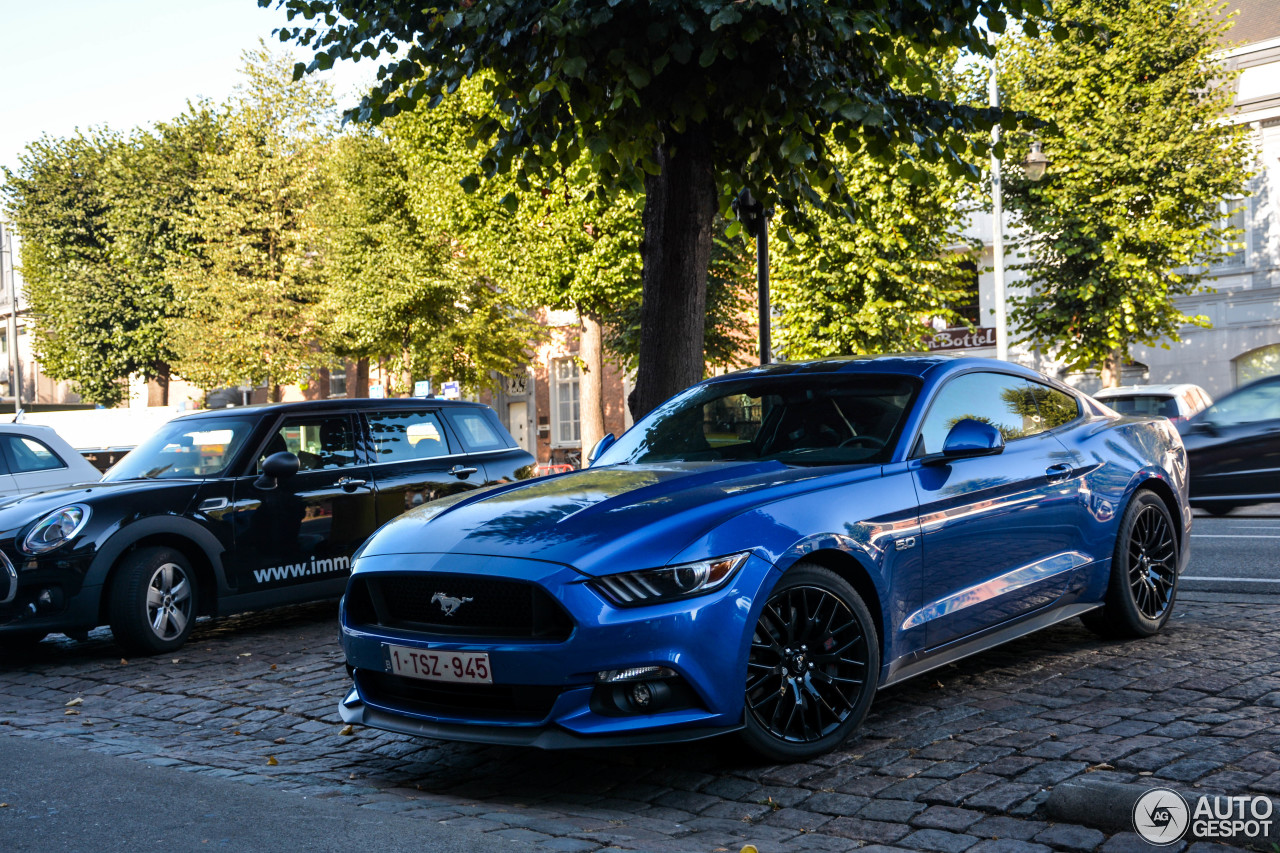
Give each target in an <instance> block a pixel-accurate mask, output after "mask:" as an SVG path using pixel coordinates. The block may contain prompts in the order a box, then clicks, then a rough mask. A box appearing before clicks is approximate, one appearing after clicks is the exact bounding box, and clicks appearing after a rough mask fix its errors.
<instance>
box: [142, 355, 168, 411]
mask: <svg viewBox="0 0 1280 853" xmlns="http://www.w3.org/2000/svg"><path fill="white" fill-rule="evenodd" d="M155 369H156V377H155V379H152V380H151V381H149V382H147V405H148V406H167V405H169V365H168V364H166V363H165V362H163V361H160V362H157V363H156V365H155Z"/></svg>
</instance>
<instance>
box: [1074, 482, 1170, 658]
mask: <svg viewBox="0 0 1280 853" xmlns="http://www.w3.org/2000/svg"><path fill="white" fill-rule="evenodd" d="M1177 595H1178V533H1177V529H1176V528H1175V527H1174V524H1173V518H1172V517H1171V516H1170V515H1169V509H1168V507H1166V506H1165V505H1164V501H1162V500H1160V498H1159V497H1157V496H1156V495H1155V494H1153V493H1151V492H1148V491H1140V492H1138V493H1137V494H1135V495H1134V496H1133V500H1131V501H1130V502H1129V506H1128V507H1126V508H1125V511H1124V517H1123V518H1122V519H1121V520H1120V532H1119V534H1118V535H1117V536H1116V547H1115V551H1114V553H1113V554H1112V556H1111V580H1110V582H1109V585H1108V588H1107V598H1106V604H1105V605H1104V606H1103V607H1102V609H1101V610H1095V611H1093V612H1092V613H1086V614H1085V615H1084V617H1083V619H1082V621H1083V622H1084V624H1085V625H1086V626H1088V627H1089V628H1090V629H1091V630H1093V631H1094V632H1095V633H1097V634H1101V635H1102V636H1104V637H1150V636H1151V635H1152V634H1155V633H1157V632H1158V631H1159V630H1160V629H1161V628H1163V627H1164V623H1165V622H1167V621H1168V620H1169V614H1170V613H1172V612H1173V603H1174V601H1175V600H1176V599H1177Z"/></svg>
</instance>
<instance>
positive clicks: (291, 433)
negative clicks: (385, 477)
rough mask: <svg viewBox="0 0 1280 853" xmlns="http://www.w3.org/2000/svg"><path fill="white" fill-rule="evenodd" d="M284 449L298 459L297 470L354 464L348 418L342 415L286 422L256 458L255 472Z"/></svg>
mask: <svg viewBox="0 0 1280 853" xmlns="http://www.w3.org/2000/svg"><path fill="white" fill-rule="evenodd" d="M282 450H287V451H289V452H290V453H292V454H293V455H295V456H297V457H298V470H300V471H323V470H326V469H330V468H345V467H347V466H348V465H354V464H356V449H355V440H354V436H353V435H352V432H351V419H350V418H348V417H347V416H346V415H334V416H331V417H327V418H306V419H302V418H298V419H293V420H287V421H285V422H284V426H282V427H280V429H279V430H278V431H277V432H276V434H275V435H273V436H272V437H271V440H270V441H269V442H267V446H266V448H264V449H263V451H262V453H261V454H260V455H259V456H258V470H259V471H261V470H262V462H263V460H265V459H266V458H267V457H268V456H270V455H271V454H273V453H279V452H280V451H282Z"/></svg>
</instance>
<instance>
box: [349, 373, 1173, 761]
mask: <svg viewBox="0 0 1280 853" xmlns="http://www.w3.org/2000/svg"><path fill="white" fill-rule="evenodd" d="M601 445H602V446H599V447H597V450H596V451H595V453H594V454H593V455H594V462H593V464H592V466H591V467H590V468H589V469H588V470H585V471H579V472H574V473H571V474H565V475H562V476H559V477H548V478H544V479H540V480H533V481H526V482H522V483H516V484H511V485H507V486H499V487H496V488H492V489H490V490H487V491H481V492H470V493H467V494H465V495H459V496H456V497H453V498H447V499H445V500H442V501H435V502H433V503H430V504H426V505H424V506H422V507H420V508H419V509H417V510H414V511H411V512H408V513H406V514H405V515H403V516H401V517H399V518H398V519H396V520H395V521H392V522H390V523H388V524H387V525H385V526H384V527H382V528H381V529H380V530H379V531H378V532H377V533H376V534H375V535H374V536H373V537H372V538H371V539H370V540H369V541H368V542H367V543H366V544H365V546H364V547H363V548H362V549H361V551H360V552H359V553H358V554H357V556H356V559H355V561H354V567H353V572H352V576H351V579H350V582H349V584H348V587H347V592H346V595H345V597H344V599H343V604H342V615H341V626H342V627H341V631H342V644H343V648H344V650H345V652H346V658H347V663H348V667H349V669H350V672H351V675H352V678H353V681H354V685H353V688H352V690H351V692H350V693H349V695H348V696H347V697H346V698H345V699H344V700H343V701H342V703H341V704H340V711H341V714H342V717H343V719H344V720H346V721H348V722H355V723H361V724H364V725H368V726H374V727H377V728H383V729H389V730H392V731H398V732H406V733H411V734H421V735H427V736H430V737H435V738H443V739H451V740H463V741H475V742H483V743H506V744H527V745H533V746H539V747H548V748H552V747H572V746H591V745H619V744H637V743H650V742H671V741H680V740H692V739H695V738H702V737H707V736H710V735H715V734H720V733H724V732H731V731H741V732H742V735H743V737H744V738H745V739H746V741H747V742H748V744H749V745H750V746H751V747H753V748H754V749H755V750H757V751H758V752H760V753H761V754H763V755H764V756H767V757H769V758H771V759H774V760H781V761H794V760H803V759H805V758H808V757H811V756H814V755H817V754H820V753H822V752H825V751H827V750H830V749H833V748H834V747H836V746H838V745H839V744H840V743H841V742H842V741H843V740H844V739H845V738H846V737H847V736H848V735H849V734H850V733H851V732H853V731H854V730H855V729H856V728H857V726H858V724H859V723H860V722H861V721H862V719H863V718H864V717H865V715H866V713H867V710H868V708H869V707H870V704H871V701H872V698H873V696H874V695H875V692H876V690H877V688H878V687H882V686H884V685H887V684H892V683H895V682H898V681H901V680H903V679H905V678H910V677H911V676H914V675H918V674H920V673H922V672H925V671H927V670H930V669H932V668H934V667H938V666H941V665H943V664H946V663H948V662H950V661H954V660H956V659H958V658H961V657H964V656H966V655H971V654H974V653H975V652H980V651H982V650H985V649H989V648H991V647H992V646H995V645H997V644H999V643H1004V642H1007V641H1009V640H1012V639H1015V638H1017V637H1020V636H1023V635H1025V634H1027V633H1029V632H1031V631H1035V630H1037V629H1039V628H1043V627H1045V626H1047V625H1052V624H1054V623H1056V622H1060V621H1062V620H1065V619H1070V618H1073V617H1076V616H1080V617H1082V618H1083V619H1084V621H1085V623H1086V624H1087V625H1089V626H1090V627H1091V628H1093V629H1094V630H1096V631H1098V632H1100V633H1103V634H1107V635H1111V636H1129V637H1142V636H1148V635H1151V634H1154V633H1156V632H1157V631H1159V630H1160V628H1161V627H1162V626H1163V625H1164V623H1165V621H1166V620H1167V619H1168V618H1169V614H1170V611H1171V609H1172V607H1173V603H1174V597H1175V595H1176V591H1177V584H1178V576H1179V573H1180V572H1181V570H1182V569H1183V567H1184V566H1185V564H1186V560H1187V553H1188V551H1187V544H1188V541H1189V540H1188V535H1189V528H1190V525H1191V512H1190V509H1189V508H1188V504H1187V471H1186V456H1185V453H1184V451H1183V447H1182V443H1181V441H1180V440H1179V438H1178V433H1177V431H1176V430H1175V429H1174V428H1173V426H1172V425H1171V424H1170V423H1169V422H1168V421H1167V420H1164V419H1147V418H1131V417H1121V416H1119V415H1117V414H1116V413H1115V412H1112V411H1111V410H1109V409H1107V408H1105V407H1103V406H1101V405H1099V404H1098V403H1096V402H1094V401H1093V400H1091V399H1089V398H1088V397H1086V396H1085V395H1083V394H1080V393H1079V392H1076V391H1074V390H1073V389H1071V388H1069V387H1067V386H1065V385H1062V384H1059V383H1057V382H1054V381H1052V380H1050V379H1047V378H1045V377H1044V376H1041V375H1040V374H1038V373H1035V372H1034V371H1031V370H1027V369H1024V368H1020V367H1017V366H1014V365H1010V364H1006V363H1003V362H997V361H989V360H985V359H972V358H951V357H946V356H882V357H878V358H844V359H826V360H821V361H811V362H803V363H787V364H775V365H769V366H766V367H760V368H753V369H750V370H744V371H741V372H738V373H734V374H730V375H728V376H721V377H716V378H714V379H710V380H707V381H706V382H703V383H701V384H699V385H696V386H694V387H692V388H690V389H688V390H686V391H684V392H682V393H681V394H679V395H677V396H675V397H673V398H672V399H671V400H669V401H667V402H666V403H664V404H663V405H662V406H661V407H659V408H658V409H656V410H655V411H653V412H652V413H651V414H649V415H648V416H647V417H645V418H644V419H643V420H641V421H640V422H639V423H637V424H636V425H635V426H634V427H632V428H631V429H630V430H628V431H627V433H626V434H625V435H623V436H622V437H621V438H620V439H618V440H617V441H616V442H614V441H612V437H611V436H606V438H605V440H604V441H603V442H601Z"/></svg>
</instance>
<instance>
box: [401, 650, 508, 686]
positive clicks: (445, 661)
mask: <svg viewBox="0 0 1280 853" xmlns="http://www.w3.org/2000/svg"><path fill="white" fill-rule="evenodd" d="M382 657H383V660H384V661H385V662H386V669H387V672H390V673H394V674H395V675H403V676H405V677H407V678H421V679H424V680H426V681H452V682H457V683H461V684H492V683H493V672H492V670H490V669H489V656H488V655H487V654H484V653H483V652H442V651H428V650H424V649H410V648H407V647H405V646H393V645H390V644H388V643H384V644H383V646H382Z"/></svg>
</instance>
